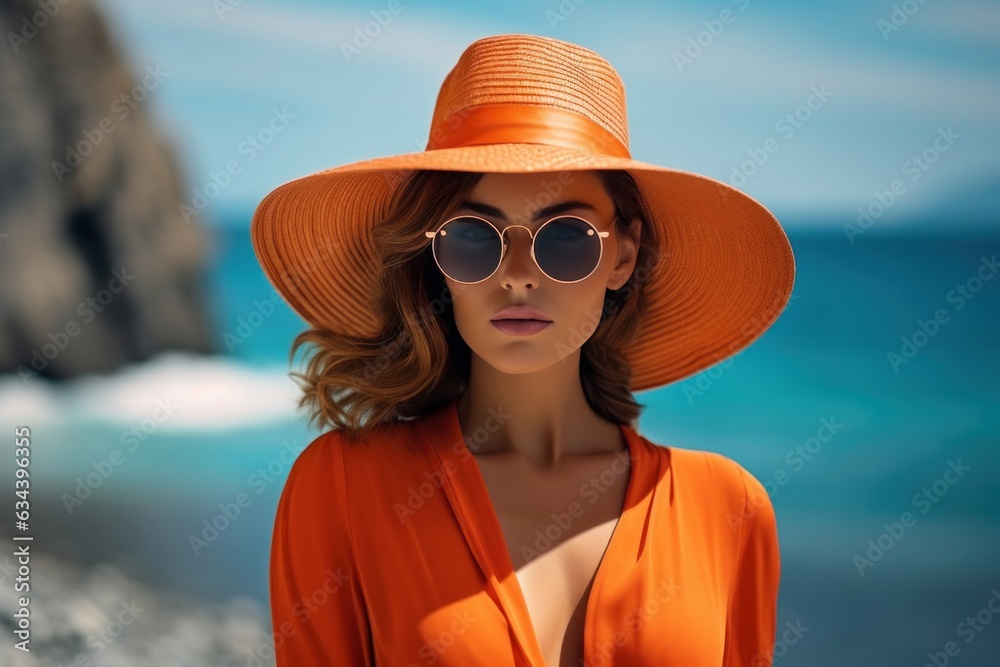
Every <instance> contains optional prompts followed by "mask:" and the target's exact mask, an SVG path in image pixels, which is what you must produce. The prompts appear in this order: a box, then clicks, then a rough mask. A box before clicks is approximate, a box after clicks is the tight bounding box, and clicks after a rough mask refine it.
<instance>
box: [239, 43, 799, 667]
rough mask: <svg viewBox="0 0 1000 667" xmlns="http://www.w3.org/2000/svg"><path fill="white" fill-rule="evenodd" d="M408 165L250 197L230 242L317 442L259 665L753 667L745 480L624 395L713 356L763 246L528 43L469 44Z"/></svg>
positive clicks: (757, 327)
mask: <svg viewBox="0 0 1000 667" xmlns="http://www.w3.org/2000/svg"><path fill="white" fill-rule="evenodd" d="M431 125H432V126H431V132H430V139H429V141H428V146H427V149H426V150H425V151H423V152H420V153H413V154H409V155H402V156H391V157H385V158H377V159H373V160H367V161H364V162H359V163H354V164H350V165H346V166H342V167H337V168H334V169H330V170H326V171H324V172H320V173H317V174H312V175H310V176H306V177H304V178H301V179H298V180H295V181H292V182H290V183H286V184H284V185H282V186H280V187H279V188H277V189H276V190H274V191H273V192H271V193H270V194H269V195H268V196H267V197H266V198H265V199H264V201H263V202H261V204H260V206H258V209H257V211H256V212H255V214H254V218H253V223H252V235H253V242H254V248H255V250H256V252H257V256H258V259H259V260H260V263H261V266H262V268H263V269H264V271H265V273H266V274H267V276H268V278H269V280H270V281H271V282H272V283H273V284H274V286H275V288H276V289H277V290H278V291H279V292H280V293H281V294H282V296H283V297H285V299H286V300H287V301H288V303H289V304H290V306H291V307H292V308H293V309H294V310H295V311H296V312H297V313H299V314H300V315H301V316H302V317H303V319H305V320H306V321H307V322H309V323H310V324H311V325H312V327H313V328H312V329H311V330H310V331H306V332H303V333H302V334H300V335H299V336H298V337H297V338H296V341H295V344H294V346H293V353H294V350H295V349H296V348H298V347H299V346H300V345H302V344H304V343H307V342H308V343H311V344H312V345H313V346H314V348H315V349H314V354H313V356H312V357H311V358H310V359H309V362H308V365H307V368H306V372H305V373H302V374H300V373H296V375H297V376H299V377H301V378H303V379H304V384H303V389H304V396H303V399H302V403H301V404H302V405H303V406H309V408H310V419H311V421H313V422H315V423H317V424H318V425H319V426H321V427H327V426H329V427H332V428H330V429H329V430H327V431H326V432H325V433H324V434H323V435H320V436H319V437H317V438H316V439H315V440H314V441H313V442H311V443H310V444H309V446H308V447H307V448H306V449H305V450H304V451H303V452H302V454H301V455H300V456H299V458H298V459H297V460H296V462H295V464H294V466H293V467H292V470H291V472H290V474H289V477H288V480H287V481H286V484H285V488H284V490H283V492H282V495H281V499H280V502H279V506H278V510H277V516H276V519H275V530H274V536H273V540H272V552H271V613H272V621H273V628H274V645H275V651H276V657H277V662H278V665H279V667H284V666H285V665H288V666H291V665H296V666H302V665H375V664H378V665H380V666H389V665H391V666H395V665H399V666H404V667H409V666H411V665H512V666H513V665H533V666H537V667H541V666H543V665H552V666H554V665H579V664H584V665H684V666H685V667H690V666H698V665H705V666H708V665H715V666H717V665H725V666H735V665H748V666H749V665H754V666H756V665H770V664H771V660H772V650H773V644H774V639H775V629H776V604H777V593H778V583H779V575H780V565H779V554H778V540H777V529H776V522H775V515H774V510H773V507H772V505H771V503H770V499H769V498H768V496H767V493H766V491H765V489H764V487H763V486H762V484H761V483H760V482H759V481H758V480H757V479H755V478H754V477H753V476H752V475H751V474H750V473H749V472H747V471H746V470H745V469H744V468H743V467H742V466H740V465H739V464H738V463H736V462H735V461H733V460H731V459H729V458H727V457H725V456H722V455H720V454H717V453H713V452H705V451H697V450H691V449H684V448H681V447H675V446H664V445H658V444H655V443H652V442H650V441H649V440H647V439H646V438H644V437H642V436H640V435H639V434H638V432H637V431H636V420H637V417H638V414H639V411H640V410H639V408H640V407H641V405H640V404H638V403H637V402H636V401H635V399H634V398H633V396H632V392H633V391H639V390H643V389H650V388H653V387H657V386H662V385H664V384H668V383H670V382H674V381H676V380H679V379H681V378H685V377H689V376H691V375H693V374H695V373H697V372H699V371H701V370H704V369H706V368H708V367H709V366H712V365H714V364H715V363H717V362H719V361H721V360H723V359H725V358H727V357H729V356H731V355H733V354H735V353H737V352H739V351H740V350H742V349H743V348H745V347H746V346H747V345H749V344H750V343H751V342H753V341H754V340H755V339H756V338H758V337H759V336H760V335H761V334H762V333H763V332H764V331H765V330H766V329H767V328H768V327H769V326H770V325H771V324H772V323H773V322H774V321H775V320H776V319H777V317H778V315H779V314H780V312H781V310H782V309H783V308H784V306H785V304H786V303H787V300H788V298H789V296H790V294H791V289H792V284H793V280H794V261H793V257H792V253H791V248H790V246H789V244H788V240H787V237H786V236H785V234H784V232H783V231H782V229H781V227H780V225H779V224H778V222H777V221H776V220H775V219H774V217H773V216H772V215H771V214H770V213H769V212H768V211H767V210H766V209H765V208H764V207H763V206H762V205H760V204H759V203H757V202H756V201H754V200H753V199H751V198H750V197H748V196H747V195H745V194H743V193H741V192H739V191H738V190H735V189H733V188H732V187H730V186H728V185H726V184H724V183H721V182H718V181H715V180H713V179H710V178H707V177H704V176H700V175H697V174H692V173H690V172H684V171H680V170H675V169H670V168H667V167H661V166H657V165H652V164H648V163H643V162H638V161H635V160H632V159H631V156H630V152H629V148H628V130H627V119H626V115H625V97H624V86H623V84H622V82H621V79H620V77H619V76H618V74H617V72H615V70H614V69H613V68H612V66H611V65H610V64H608V63H607V61H605V60H604V59H602V58H601V57H600V56H599V55H598V54H596V53H594V52H593V51H590V50H588V49H585V48H583V47H580V46H577V45H574V44H570V43H568V42H564V41H560V40H555V39H551V38H546V37H540V36H534V35H496V36H492V37H487V38H484V39H481V40H478V41H476V42H474V43H473V44H472V45H470V46H469V47H468V48H467V49H466V51H465V52H464V53H463V54H462V56H461V58H460V59H459V62H458V64H457V65H456V66H455V68H454V69H453V70H452V71H451V73H450V74H449V75H448V77H447V78H446V79H445V82H444V84H443V86H442V88H441V91H440V93H439V96H438V101H437V106H436V108H435V112H434V117H433V119H432V124H431Z"/></svg>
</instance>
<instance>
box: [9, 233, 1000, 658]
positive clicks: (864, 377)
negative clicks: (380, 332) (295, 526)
mask: <svg viewBox="0 0 1000 667" xmlns="http://www.w3.org/2000/svg"><path fill="white" fill-rule="evenodd" d="M244 217H245V219H248V218H249V216H248V215H246V216H244ZM817 227H818V228H821V229H824V230H825V231H800V230H798V229H797V228H796V227H794V226H789V227H787V229H788V230H789V231H788V235H789V239H790V241H791V243H792V247H793V250H794V253H795V258H796V269H797V275H796V281H795V288H794V292H793V295H792V299H791V301H790V302H789V304H788V306H787V307H786V309H785V311H784V312H783V314H782V315H781V317H780V318H779V319H778V321H777V322H776V323H775V324H774V325H772V326H771V327H770V328H769V329H768V330H767V331H766V332H765V333H764V335H763V336H761V338H759V339H758V340H757V341H756V342H755V343H753V344H752V345H751V346H749V347H748V348H746V349H745V350H743V351H742V352H740V353H738V354H736V355H735V356H733V357H731V358H729V359H728V360H725V361H723V362H720V363H719V364H717V365H716V366H713V367H712V368H711V369H708V370H706V371H704V372H703V373H700V374H699V375H697V376H694V377H692V378H688V379H686V380H682V381H679V382H677V383H675V384H672V385H668V386H667V387H662V388H659V389H655V390H651V391H647V392H640V393H638V394H637V399H638V400H639V402H640V403H641V404H643V405H644V409H643V413H642V416H641V417H640V420H639V431H640V433H642V434H643V435H645V436H646V437H647V438H649V439H650V440H652V441H653V442H655V443H657V444H660V445H664V446H676V447H683V448H689V449H704V450H711V451H716V452H719V453H722V454H724V455H726V456H728V457H730V458H732V459H734V460H735V461H737V462H739V463H740V464H741V465H743V466H744V467H745V468H746V469H747V470H748V471H750V472H751V473H752V474H753V475H754V476H756V477H757V478H758V479H759V480H760V481H761V482H762V483H764V484H765V487H766V488H767V489H768V492H769V494H770V497H771V501H772V503H773V505H774V507H775V511H776V514H777V519H778V530H779V540H780V545H781V571H782V580H781V588H780V593H779V604H778V633H777V644H776V652H775V656H774V664H776V665H808V666H812V667H824V666H827V665H829V666H833V665H838V666H839V665H845V664H852V665H893V666H897V665H900V666H901V665H913V666H914V667H920V666H922V665H934V666H936V667H940V666H941V665H946V664H948V665H960V666H962V667H970V666H973V665H976V666H981V667H987V666H994V667H995V666H996V665H1000V275H997V274H998V272H1000V267H998V265H997V258H998V255H1000V229H998V228H997V227H994V230H996V231H994V232H992V233H991V232H990V231H989V230H986V231H983V232H968V231H965V232H962V233H960V234H949V233H948V231H947V230H948V229H949V227H948V225H946V224H941V225H938V226H937V227H936V228H935V229H937V230H939V231H935V232H921V233H919V234H914V233H905V232H902V231H895V230H893V231H889V230H885V231H882V230H878V229H872V230H869V232H868V233H865V234H863V235H860V236H856V237H854V238H853V240H852V239H849V238H848V236H847V235H846V234H845V233H844V232H843V230H842V229H841V228H840V227H839V226H837V225H833V224H831V225H825V226H823V225H819V226H817ZM212 234H213V236H212V247H213V255H214V261H213V265H212V269H211V273H210V274H209V276H208V278H207V282H206V284H205V289H206V290H207V291H208V293H209V294H210V299H211V303H212V313H211V316H212V317H213V318H214V320H215V325H216V329H217V337H218V342H219V349H220V350H221V351H222V352H221V354H216V355H196V354H190V353H185V352H180V351H171V352H167V353H163V354H160V355H158V356H157V357H155V358H152V359H150V360H147V361H144V362H142V363H138V364H132V365H130V366H127V367H125V368H122V369H120V370H119V371H117V372H115V373H112V374H107V375H97V374H95V375H88V376H82V377H80V378H77V379H75V380H73V381H70V382H63V383H59V384H55V383H50V382H48V381H45V380H43V379H39V378H32V379H29V380H24V379H22V378H19V377H17V376H14V375H8V376H4V377H0V406H2V407H0V421H2V422H3V423H5V424H11V423H16V424H28V425H30V426H31V433H32V460H31V466H32V467H31V471H32V483H33V485H34V486H33V487H32V489H33V495H32V497H33V499H34V500H33V506H32V518H33V526H34V529H35V530H36V531H37V535H38V536H37V538H36V541H37V542H36V543H37V548H39V549H44V550H46V551H47V552H49V553H53V554H57V555H59V556H60V557H61V558H65V559H68V560H70V561H72V562H75V563H83V564H99V563H113V564H114V565H115V567H117V568H118V569H119V570H121V571H122V572H124V573H126V574H128V576H131V577H134V578H135V579H137V580H139V581H142V582H144V583H145V584H147V585H149V586H152V587H154V588H156V589H157V590H163V591H181V592H184V593H185V594H190V595H191V596H193V597H194V598H195V599H198V600H203V601H205V603H206V604H208V603H215V602H219V601H225V600H230V599H233V598H249V599H253V600H256V601H258V602H259V603H260V604H262V605H266V603H267V574H268V555H269V543H270V531H271V528H272V523H273V519H274V511H275V506H276V503H277V499H278V496H279V494H280V491H281V488H282V484H283V482H284V479H285V477H286V476H287V473H288V467H289V465H290V463H289V462H290V461H291V460H292V458H293V457H294V455H296V454H297V453H298V452H300V451H301V450H302V449H303V448H304V447H305V446H306V445H307V444H308V443H309V442H310V441H311V440H312V439H313V438H315V437H316V436H317V435H318V433H317V432H315V431H313V430H311V429H310V428H309V427H307V425H306V424H305V420H304V418H303V415H302V414H300V413H298V412H296V409H295V401H296V398H297V393H296V392H297V386H296V385H295V383H294V382H293V380H292V378H291V377H290V376H289V371H291V370H293V369H295V368H297V365H293V364H297V363H298V357H297V359H296V360H295V361H290V359H289V349H290V343H291V340H292V339H293V338H294V336H295V335H296V334H297V333H298V332H299V331H301V330H303V329H304V328H305V324H304V323H303V322H302V321H301V320H300V319H299V318H298V317H297V316H296V315H295V314H294V313H293V312H292V311H291V310H290V309H288V308H287V306H285V304H284V303H283V302H280V300H276V299H275V298H274V292H273V289H272V288H271V286H270V285H269V284H268V282H267V280H266V278H265V277H264V275H263V273H262V271H261V270H260V268H259V266H258V265H257V262H256V259H255V257H254V254H253V250H252V248H251V245H250V239H249V233H248V231H247V227H246V226H245V225H240V224H239V221H238V220H237V222H234V223H233V224H229V225H223V226H221V227H219V228H217V229H213V231H212ZM269 304H270V305H269ZM255 313H256V314H255ZM2 468H3V470H5V471H8V470H10V469H11V468H10V466H8V462H4V463H3V464H2ZM4 477H5V478H9V475H8V473H7V472H4ZM222 517H224V518H222ZM210 526H214V527H215V530H214V531H213V530H210V529H209V527H210ZM222 526H224V527H222ZM220 527H221V528H220ZM8 530H9V529H8Z"/></svg>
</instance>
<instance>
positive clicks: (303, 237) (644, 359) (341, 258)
mask: <svg viewBox="0 0 1000 667" xmlns="http://www.w3.org/2000/svg"><path fill="white" fill-rule="evenodd" d="M420 169H434V170H449V171H467V172H502V173H525V172H562V171H586V170H597V169H623V170H627V171H629V172H630V173H631V174H632V175H633V177H634V178H635V180H636V182H637V183H638V185H639V188H640V190H641V191H642V194H643V196H644V198H645V200H646V202H647V204H648V206H649V209H650V213H651V216H652V219H651V221H650V222H651V224H654V225H656V226H657V228H658V230H659V236H660V238H661V249H660V250H661V252H660V254H659V256H658V258H657V262H656V263H655V264H654V266H651V267H648V268H647V269H646V271H644V272H643V271H641V267H637V271H636V274H637V278H638V279H639V280H641V281H642V282H643V285H644V289H645V290H646V293H647V295H648V302H649V307H648V310H647V312H646V315H645V317H644V319H643V322H642V326H641V330H640V332H639V334H638V336H637V338H636V340H635V341H634V343H633V344H632V346H631V348H630V349H629V351H628V358H629V360H630V362H631V364H632V371H633V375H632V383H631V388H632V391H642V390H644V389H649V388H653V387H659V386H662V385H665V384H669V383H672V382H676V381H678V380H682V379H685V378H687V377H690V376H692V375H694V374H696V373H699V372H701V371H703V370H705V369H706V368H708V367H710V366H713V365H715V364H717V363H719V362H721V361H723V360H725V359H727V358H729V357H731V356H733V355H735V354H737V353H738V352H740V351H741V350H743V349H744V348H746V347H747V346H748V345H750V344H751V343H753V342H754V341H755V340H756V339H757V338H759V337H760V336H761V335H762V334H763V333H764V331H766V330H767V329H768V328H769V327H770V326H771V324H773V323H774V321H775V320H777V318H778V316H779V315H780V314H781V312H782V311H783V310H784V308H785V306H786V305H787V303H788V301H789V299H790V298H791V293H792V287H793V284H794V280H795V260H794V256H793V253H792V248H791V244H790V243H789V241H788V237H787V236H786V234H785V232H784V230H783V229H782V227H781V225H780V224H779V223H778V221H777V219H776V218H775V217H774V215H772V214H771V212H770V211H768V210H767V208H765V207H764V206H763V205H762V204H760V203H759V202H757V201H756V200H754V199H753V198H752V197H750V196H749V195H747V194H746V193H744V192H742V191H740V190H738V189H736V188H734V187H733V186H731V185H729V184H727V183H724V182H722V181H718V180H715V179H713V178H710V177H708V176H704V175H700V174H696V173H693V172H688V171H683V170H679V169H672V168H669V167H662V166H659V165H655V164H650V163H646V162H641V161H637V160H631V159H628V158H617V157H610V156H602V155H594V154H590V153H585V152H581V151H577V150H573V149H569V148H559V147H554V146H548V145H542V144H490V145H482V146H467V147H461V148H447V149H439V150H432V151H421V152H417V153H408V154H402V155H394V156H389V157H379V158H373V159H370V160H364V161H361V162H354V163H351V164H347V165H342V166H339V167H334V168H332V169H327V170H325V171H321V172H317V173H313V174H309V175H307V176H304V177H302V178H298V179H296V180H293V181H290V182H287V183H285V184H283V185H281V186H278V187H277V188H275V189H274V190H272V191H271V192H270V193H269V194H268V195H267V196H266V197H265V198H264V199H263V200H262V201H261V202H260V204H259V205H258V206H257V209H256V210H255V212H254V214H253V218H252V220H251V227H250V232H251V240H252V244H253V248H254V252H255V254H256V256H257V259H258V261H259V262H260V265H261V267H262V268H263V270H264V272H265V274H266V276H267V278H268V280H269V281H270V282H271V284H272V285H273V286H274V287H275V289H276V290H277V291H278V293H279V294H280V295H281V296H282V298H284V299H285V301H286V302H287V303H288V305H289V306H290V307H291V308H292V310H294V311H295V312H296V313H297V314H298V315H299V316H300V317H301V318H302V319H303V320H305V321H306V322H308V323H309V324H311V325H312V326H315V327H320V328H325V329H330V330H333V331H339V332H342V333H350V334H354V335H361V336H373V335H375V334H376V333H377V332H378V331H379V323H378V322H377V320H376V318H375V303H376V298H377V290H378V286H377V283H376V281H375V276H376V275H377V268H378V267H377V266H376V265H375V263H374V257H375V252H374V251H375V248H374V247H373V245H372V242H371V236H370V230H371V226H372V225H373V224H374V223H375V222H377V221H378V220H381V219H383V218H384V217H385V216H386V215H387V214H388V207H389V204H390V201H391V198H392V195H393V194H394V192H395V189H396V187H397V186H398V185H399V184H400V183H401V182H402V179H403V178H404V177H405V176H407V175H408V174H409V173H410V172H411V171H413V170H420Z"/></svg>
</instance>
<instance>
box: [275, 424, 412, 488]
mask: <svg viewBox="0 0 1000 667" xmlns="http://www.w3.org/2000/svg"><path fill="white" fill-rule="evenodd" d="M413 424H414V422H410V421H397V422H393V423H391V424H381V425H379V426H377V427H375V428H372V429H370V430H368V431H366V432H363V433H360V434H359V435H358V436H356V437H350V436H348V434H347V433H346V432H344V431H343V430H341V429H330V430H328V431H326V432H324V433H321V434H319V435H317V436H315V437H314V438H313V439H312V441H310V442H309V444H307V445H306V446H305V447H304V448H303V449H302V451H301V452H300V453H299V455H298V456H297V457H296V459H295V461H294V462H293V463H292V467H291V472H290V473H289V477H292V476H293V475H295V476H303V475H305V476H309V477H313V478H325V479H330V477H331V475H336V476H344V475H348V474H350V472H351V470H353V469H356V468H357V467H358V466H365V467H367V466H372V467H375V468H379V467H383V468H384V467H385V466H390V467H391V468H394V469H397V470H398V469H400V468H405V467H406V464H407V463H409V461H408V460H407V459H408V458H409V457H413V456H417V455H419V454H420V452H421V448H420V442H421V441H420V437H419V434H418V433H417V432H416V429H415V428H414V426H413Z"/></svg>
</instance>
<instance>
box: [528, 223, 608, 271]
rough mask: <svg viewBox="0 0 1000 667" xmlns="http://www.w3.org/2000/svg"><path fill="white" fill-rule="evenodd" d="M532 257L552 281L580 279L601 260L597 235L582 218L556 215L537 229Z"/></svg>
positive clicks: (599, 242) (599, 238)
mask: <svg viewBox="0 0 1000 667" xmlns="http://www.w3.org/2000/svg"><path fill="white" fill-rule="evenodd" d="M535 259H537V260H538V266H539V267H541V269H542V271H545V273H547V274H548V275H549V276H550V277H552V278H554V279H556V280H562V281H565V282H573V281H576V280H582V279H583V278H586V277H587V276H589V275H590V274H591V273H592V272H593V270H594V269H595V268H596V267H597V263H598V262H599V261H600V259H601V237H600V236H598V235H597V231H596V230H595V229H594V228H593V227H591V226H590V225H589V224H588V223H586V222H584V221H583V220H580V219H578V218H556V219H555V220H552V221H550V222H549V223H548V224H547V225H545V226H544V227H543V228H542V229H541V230H540V231H539V233H538V237H537V238H536V239H535Z"/></svg>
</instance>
